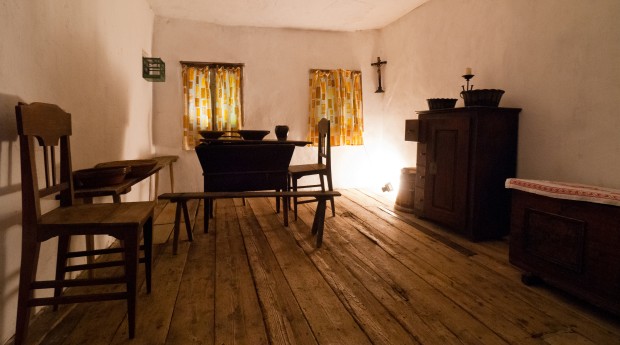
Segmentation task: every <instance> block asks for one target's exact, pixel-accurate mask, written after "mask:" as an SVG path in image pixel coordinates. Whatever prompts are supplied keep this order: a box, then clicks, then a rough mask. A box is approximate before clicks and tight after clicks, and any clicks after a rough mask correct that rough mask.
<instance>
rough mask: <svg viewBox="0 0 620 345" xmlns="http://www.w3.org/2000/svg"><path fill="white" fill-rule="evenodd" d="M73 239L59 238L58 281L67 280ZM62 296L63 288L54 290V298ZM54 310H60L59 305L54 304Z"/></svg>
mask: <svg viewBox="0 0 620 345" xmlns="http://www.w3.org/2000/svg"><path fill="white" fill-rule="evenodd" d="M70 241H71V237H70V236H67V235H63V236H59V237H58V252H57V254H56V280H58V281H60V280H65V269H66V267H67V252H68V251H69V243H70ZM61 294H62V287H57V288H54V297H59V296H60V295H61ZM52 310H54V311H56V310H58V304H54V305H53V307H52Z"/></svg>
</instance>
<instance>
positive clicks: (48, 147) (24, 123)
mask: <svg viewBox="0 0 620 345" xmlns="http://www.w3.org/2000/svg"><path fill="white" fill-rule="evenodd" d="M15 112H16V116H17V132H18V134H19V142H20V152H21V177H22V180H21V183H22V227H23V229H22V255H21V269H20V278H19V292H18V305H17V325H16V332H15V344H17V345H19V344H22V343H23V342H24V341H25V339H26V337H27V333H28V322H29V317H30V308H31V307H34V306H41V305H52V306H53V308H54V310H56V309H57V308H58V305H59V304H64V303H79V302H90V301H104V300H118V299H126V300H127V311H128V317H127V320H128V327H129V338H133V337H134V334H135V316H136V315H135V314H136V296H137V282H136V276H137V269H138V262H144V264H145V272H146V290H147V292H149V293H150V291H151V257H152V250H151V248H152V229H153V209H154V204H153V203H152V202H128V203H122V204H120V203H114V204H88V205H87V204H84V205H75V204H74V189H73V179H72V169H71V149H70V142H69V136H70V135H71V114H69V113H66V112H64V111H63V110H62V109H61V108H60V107H58V106H57V105H54V104H46V103H32V104H30V105H27V104H23V103H20V104H18V105H17V106H16V107H15ZM35 138H36V141H35ZM36 142H38V146H41V147H36V146H37V144H36ZM57 152H58V153H59V155H58V154H57ZM58 156H59V157H58ZM57 158H59V161H57ZM43 171H44V172H45V176H41V178H40V177H39V176H38V172H43ZM40 182H41V184H42V185H43V184H44V187H42V188H41V187H40V186H39V183H40ZM55 195H58V197H59V200H60V206H59V207H57V208H55V209H53V210H51V211H49V212H47V213H45V214H42V212H41V201H40V199H41V198H44V197H48V198H50V199H51V200H50V201H49V202H55V201H53V199H54V198H53V196H55ZM75 235H109V236H112V237H114V238H116V239H118V240H120V241H121V243H122V246H121V248H109V249H95V250H85V251H71V252H70V251H69V247H70V239H71V236H75ZM142 235H144V246H143V249H144V257H143V258H140V257H139V250H140V239H141V237H142ZM52 238H58V253H57V261H56V277H55V279H54V280H41V281H37V280H36V273H37V265H38V260H39V249H40V246H41V242H44V241H47V240H50V239H52ZM110 253H121V254H122V257H123V259H121V260H117V261H109V262H96V263H92V264H77V265H75V264H73V265H70V264H68V263H67V260H68V259H70V258H77V257H84V256H88V255H100V254H110ZM112 266H124V275H122V276H120V277H111V278H98V279H97V278H87V279H86V278H77V279H65V275H66V273H67V272H73V271H80V270H87V269H96V268H103V267H112ZM105 284H119V285H120V284H124V285H126V289H125V291H122V292H111V293H100V294H94V293H93V294H82V295H63V294H62V289H63V288H66V287H78V286H89V285H105ZM38 289H53V291H54V294H53V297H34V291H35V290H38Z"/></svg>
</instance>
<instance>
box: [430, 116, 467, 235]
mask: <svg viewBox="0 0 620 345" xmlns="http://www.w3.org/2000/svg"><path fill="white" fill-rule="evenodd" d="M469 121H470V119H469V117H460V116H459V117H450V118H435V119H429V120H428V121H427V123H426V125H427V134H428V137H427V147H426V155H427V166H426V182H425V186H424V189H425V191H426V193H425V195H424V216H425V217H426V218H429V219H432V220H435V221H437V222H440V223H443V224H445V225H448V226H450V227H453V228H455V229H457V230H461V231H465V230H466V225H467V219H466V216H467V181H468V176H467V172H468V164H469V128H470V124H469Z"/></svg>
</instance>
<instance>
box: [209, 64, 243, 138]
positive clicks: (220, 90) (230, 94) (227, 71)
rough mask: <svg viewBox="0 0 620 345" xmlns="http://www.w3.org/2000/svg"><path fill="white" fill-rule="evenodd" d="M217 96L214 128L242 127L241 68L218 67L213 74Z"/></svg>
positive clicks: (232, 128)
mask: <svg viewBox="0 0 620 345" xmlns="http://www.w3.org/2000/svg"><path fill="white" fill-rule="evenodd" d="M215 84H216V86H217V96H216V103H215V118H216V120H215V121H216V128H217V129H218V130H224V131H230V130H237V129H241V128H243V114H242V113H241V68H240V67H219V68H218V69H217V71H216V74H215Z"/></svg>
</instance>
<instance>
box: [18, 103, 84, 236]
mask: <svg viewBox="0 0 620 345" xmlns="http://www.w3.org/2000/svg"><path fill="white" fill-rule="evenodd" d="M15 114H16V117H17V134H18V135H19V143H20V156H21V177H22V180H21V183H22V212H23V222H24V224H23V226H24V227H26V226H28V225H32V224H36V221H37V220H38V219H39V217H40V216H41V204H40V198H42V197H46V196H49V195H53V194H57V193H60V204H61V206H69V205H72V204H73V179H72V178H71V151H70V144H69V136H70V135H71V114H69V113H66V112H65V111H63V110H62V109H61V108H60V107H58V106H57V105H55V104H47V103H32V104H24V103H19V104H18V105H17V106H16V107H15ZM35 139H36V143H37V144H38V145H37V144H35ZM37 146H40V147H41V148H42V152H41V149H39V148H37ZM41 171H43V172H44V174H45V178H44V181H45V182H44V186H43V187H40V186H39V180H40V179H39V177H38V172H41ZM42 184H43V183H42Z"/></svg>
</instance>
